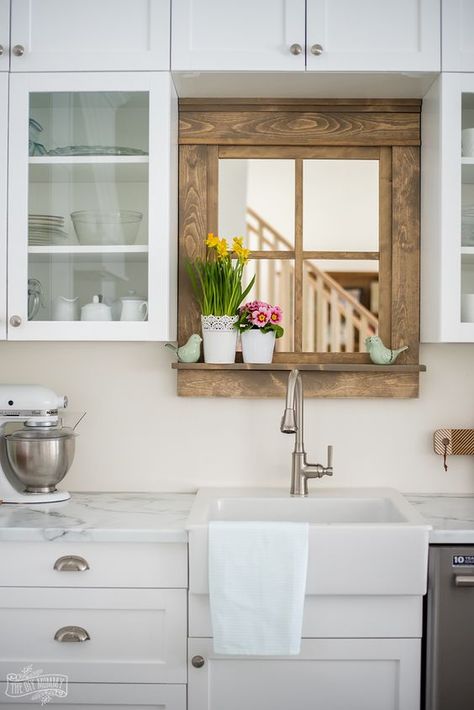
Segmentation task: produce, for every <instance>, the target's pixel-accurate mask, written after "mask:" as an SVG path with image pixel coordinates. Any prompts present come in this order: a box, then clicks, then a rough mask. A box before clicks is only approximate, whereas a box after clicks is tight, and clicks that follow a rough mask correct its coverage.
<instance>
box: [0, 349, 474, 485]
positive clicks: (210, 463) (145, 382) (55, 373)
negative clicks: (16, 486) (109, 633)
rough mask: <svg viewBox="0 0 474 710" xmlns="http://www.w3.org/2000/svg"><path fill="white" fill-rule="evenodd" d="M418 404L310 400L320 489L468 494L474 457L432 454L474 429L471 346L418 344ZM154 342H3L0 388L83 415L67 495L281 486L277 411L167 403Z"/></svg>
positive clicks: (215, 402) (171, 399) (171, 393)
mask: <svg viewBox="0 0 474 710" xmlns="http://www.w3.org/2000/svg"><path fill="white" fill-rule="evenodd" d="M421 361H422V362H424V363H426V365H427V367H428V371H427V372H426V373H424V374H422V375H421V396H420V399H418V400H407V401H404V400H400V401H396V400H366V401H363V400H307V402H306V426H305V439H306V447H307V449H308V451H309V453H310V456H311V458H312V459H313V460H316V461H322V462H324V461H325V458H326V451H325V447H326V445H327V444H333V445H334V447H335V474H334V477H333V479H325V480H324V481H315V482H312V484H311V485H312V487H313V488H317V487H319V486H322V485H325V486H327V485H335V486H344V485H356V486H364V485H368V486H374V485H382V486H386V485H389V486H394V487H396V488H398V489H400V490H402V491H407V492H418V491H420V492H422V491H426V492H441V491H445V492H448V491H449V492H453V493H454V492H460V493H472V494H474V458H473V457H452V458H451V459H450V461H449V471H448V473H445V472H444V471H443V466H442V460H441V458H440V457H438V456H436V455H435V454H434V453H433V451H432V444H431V442H432V432H433V430H434V429H435V428H437V427H440V426H451V427H469V426H470V425H472V426H474V345H425V346H423V347H422V352H421ZM170 362H171V354H170V353H169V351H167V350H165V349H164V348H163V346H162V345H161V344H155V343H152V344H143V343H0V363H1V368H2V375H1V377H0V381H1V382H5V383H7V382H11V383H14V382H18V383H29V382H36V383H41V384H44V385H47V386H49V387H51V388H53V389H55V390H56V391H57V392H58V393H60V394H63V393H64V394H67V395H68V397H69V400H70V409H71V410H74V412H79V411H81V410H87V417H86V419H85V420H84V422H83V423H81V425H80V432H81V436H80V438H79V439H78V441H77V453H76V458H75V461H74V464H73V467H72V469H71V471H70V472H69V474H68V475H67V478H66V479H65V483H67V487H68V488H69V489H70V490H73V491H80V490H82V491H93V490H94V491H191V490H195V489H196V488H198V487H199V486H204V485H214V486H229V485H248V486H257V485H264V486H267V485H278V486H287V485H288V483H289V471H290V452H291V450H292V444H293V437H290V436H286V435H283V434H280V431H279V421H280V415H281V410H282V401H278V400H273V399H269V400H255V401H253V400H252V401H249V400H230V399H229V400H228V399H188V398H178V397H177V396H176V394H175V378H176V375H175V372H174V371H171V369H170V365H169V363H170Z"/></svg>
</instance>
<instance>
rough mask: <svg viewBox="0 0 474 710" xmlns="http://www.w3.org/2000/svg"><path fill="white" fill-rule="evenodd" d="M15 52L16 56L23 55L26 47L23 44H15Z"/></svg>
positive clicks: (13, 50)
mask: <svg viewBox="0 0 474 710" xmlns="http://www.w3.org/2000/svg"><path fill="white" fill-rule="evenodd" d="M12 52H13V54H14V55H15V57H22V56H23V55H24V53H25V48H24V46H23V45H22V44H15V46H14V47H13V49H12Z"/></svg>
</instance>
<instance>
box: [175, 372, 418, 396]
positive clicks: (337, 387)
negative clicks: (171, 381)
mask: <svg viewBox="0 0 474 710" xmlns="http://www.w3.org/2000/svg"><path fill="white" fill-rule="evenodd" d="M418 379H419V375H418V373H417V372H415V373H407V374H404V373H403V374H402V373H399V372H380V373H378V372H375V373H374V372H369V373H366V372H305V373H304V388H305V397H321V398H342V397H343V398H348V397H357V398H359V397H364V398H367V397H371V398H396V399H408V398H412V397H417V396H418ZM287 382H288V373H287V372H285V371H266V372H265V371H259V370H257V371H255V370H253V371H252V370H249V371H242V370H237V371H233V372H232V371H222V370H220V371H219V370H200V371H195V370H178V371H177V383H178V395H180V396H181V397H234V398H246V399H262V398H267V397H279V398H281V399H282V400H283V398H284V397H285V395H286V386H287Z"/></svg>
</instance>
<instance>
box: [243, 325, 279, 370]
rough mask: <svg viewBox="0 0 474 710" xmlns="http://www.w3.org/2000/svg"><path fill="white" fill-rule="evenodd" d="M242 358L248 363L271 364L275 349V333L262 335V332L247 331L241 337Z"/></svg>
mask: <svg viewBox="0 0 474 710" xmlns="http://www.w3.org/2000/svg"><path fill="white" fill-rule="evenodd" d="M240 338H241V341H242V357H243V360H244V362H248V363H252V362H253V363H270V362H271V361H272V360H273V351H274V349H275V333H274V332H273V331H270V332H269V333H262V332H261V331H260V330H255V329H252V330H246V331H245V332H244V333H242V334H241V336H240Z"/></svg>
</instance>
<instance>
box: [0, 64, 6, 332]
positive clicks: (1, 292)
mask: <svg viewBox="0 0 474 710" xmlns="http://www.w3.org/2000/svg"><path fill="white" fill-rule="evenodd" d="M7 120H8V74H0V282H1V283H3V284H4V285H3V287H1V288H0V340H4V339H5V338H6V335H7V329H6V321H7V312H6V311H7V293H6V289H5V282H6V275H7V272H6V269H7V264H6V258H7Z"/></svg>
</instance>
